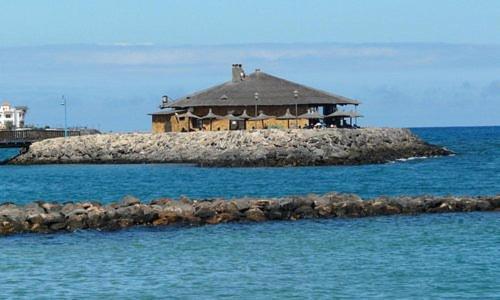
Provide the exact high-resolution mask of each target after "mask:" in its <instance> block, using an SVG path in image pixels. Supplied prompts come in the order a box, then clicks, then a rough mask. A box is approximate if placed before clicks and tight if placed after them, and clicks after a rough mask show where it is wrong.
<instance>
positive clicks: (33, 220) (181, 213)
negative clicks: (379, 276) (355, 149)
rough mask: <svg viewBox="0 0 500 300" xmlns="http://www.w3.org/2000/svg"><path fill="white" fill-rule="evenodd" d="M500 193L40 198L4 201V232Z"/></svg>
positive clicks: (459, 200) (411, 208) (341, 209)
mask: <svg viewBox="0 0 500 300" xmlns="http://www.w3.org/2000/svg"><path fill="white" fill-rule="evenodd" d="M499 199H500V196H485V197H451V196H448V197H434V196H417V197H379V198H375V199H371V200H363V199H361V198H360V197H358V196H356V195H350V194H337V193H330V194H326V195H322V196H321V195H308V196H295V197H285V198H280V199H261V198H259V199H248V198H243V199H233V200H231V201H226V200H223V199H216V200H203V201H197V200H194V201H191V200H189V199H182V200H179V201H175V200H171V199H168V200H166V199H163V200H157V201H152V202H151V203H150V204H140V202H139V200H138V199H136V198H134V197H126V198H125V199H124V201H122V202H120V203H119V204H110V205H107V206H102V205H100V204H99V203H93V202H82V203H66V204H64V205H57V204H49V203H46V202H35V203H30V204H27V205H25V206H17V205H15V204H11V203H5V204H0V235H7V234H15V233H23V232H33V233H45V232H56V231H64V230H67V231H73V230H77V229H86V228H92V229H99V230H116V229H120V228H126V227H130V226H134V225H148V226H166V225H175V224H179V225H204V224H219V223H226V222H238V221H251V222H263V221H266V220H297V219H304V218H328V217H344V218H358V217H367V216H380V215H394V214H418V213H450V212H467V211H499V208H498V204H499Z"/></svg>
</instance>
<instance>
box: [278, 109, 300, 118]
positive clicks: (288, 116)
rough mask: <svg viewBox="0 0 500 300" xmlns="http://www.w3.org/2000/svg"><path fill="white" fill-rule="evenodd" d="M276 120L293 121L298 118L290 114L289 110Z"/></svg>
mask: <svg viewBox="0 0 500 300" xmlns="http://www.w3.org/2000/svg"><path fill="white" fill-rule="evenodd" d="M276 119H278V120H293V119H296V117H295V116H294V115H292V114H291V113H290V109H289V108H287V109H286V112H285V114H284V115H282V116H279V117H277V118H276Z"/></svg>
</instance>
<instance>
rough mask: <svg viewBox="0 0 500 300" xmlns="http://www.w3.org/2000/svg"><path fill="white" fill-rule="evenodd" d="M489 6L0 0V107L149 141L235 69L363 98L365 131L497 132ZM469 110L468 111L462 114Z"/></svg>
mask: <svg viewBox="0 0 500 300" xmlns="http://www.w3.org/2000/svg"><path fill="white" fill-rule="evenodd" d="M498 16H500V2H498V1H444V0H443V1H43V0H41V1H3V0H0V98H1V99H9V100H11V102H13V103H14V104H17V105H24V104H26V105H28V106H29V107H30V109H31V110H30V112H29V115H28V123H30V122H31V123H34V124H39V125H42V124H49V125H52V126H58V125H61V124H62V118H61V112H62V108H61V107H59V106H58V105H57V103H58V99H59V98H60V95H62V94H65V95H67V97H68V98H69V99H70V100H69V101H70V102H69V103H70V106H69V109H70V110H69V111H70V118H69V120H70V123H71V124H74V125H88V126H94V127H100V128H101V129H104V130H113V131H133V130H142V131H147V130H148V129H149V126H150V122H149V118H148V116H147V115H146V113H148V112H151V111H154V110H156V106H157V104H158V103H159V98H160V97H161V95H163V94H168V95H170V96H171V97H178V96H181V95H183V94H184V93H188V92H192V91H194V90H197V89H201V88H206V87H208V86H210V85H212V84H216V83H220V82H222V81H226V80H228V79H229V75H230V66H231V64H232V63H243V64H244V66H245V67H246V69H247V71H252V70H253V69H255V68H262V69H263V70H264V71H266V72H269V73H272V74H275V75H278V76H283V77H285V78H288V79H290V80H294V81H298V82H301V83H305V84H307V85H311V86H315V87H318V88H322V89H325V90H329V91H332V92H335V93H338V94H342V95H345V96H348V97H353V98H358V99H360V100H361V101H363V105H362V106H361V110H362V111H363V113H364V114H365V115H366V118H365V119H364V120H363V124H364V125H375V126H446V125H453V126H456V125H493V124H499V123H500V122H499V121H498V120H500V75H499V74H500V18H499V17H498ZM471 112H472V114H471Z"/></svg>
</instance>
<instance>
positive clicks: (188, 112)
mask: <svg viewBox="0 0 500 300" xmlns="http://www.w3.org/2000/svg"><path fill="white" fill-rule="evenodd" d="M177 117H179V118H193V119H200V117H198V116H197V115H195V114H193V113H192V112H190V111H187V112H185V113H183V114H180V115H177Z"/></svg>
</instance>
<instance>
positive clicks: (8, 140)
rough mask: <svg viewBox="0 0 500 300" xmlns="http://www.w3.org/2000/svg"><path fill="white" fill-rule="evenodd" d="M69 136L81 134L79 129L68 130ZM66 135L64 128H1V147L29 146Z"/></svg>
mask: <svg viewBox="0 0 500 300" xmlns="http://www.w3.org/2000/svg"><path fill="white" fill-rule="evenodd" d="M67 134H68V136H79V135H81V132H80V131H79V130H72V131H67ZM57 137H64V130H52V129H29V130H0V148H25V149H26V148H28V147H29V146H30V145H31V144H32V143H34V142H38V141H41V140H45V139H51V138H57Z"/></svg>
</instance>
